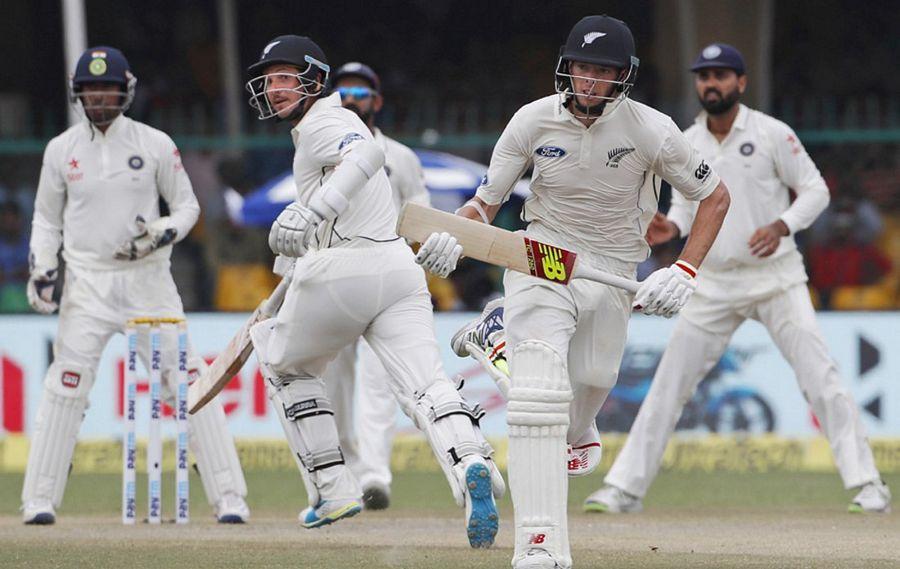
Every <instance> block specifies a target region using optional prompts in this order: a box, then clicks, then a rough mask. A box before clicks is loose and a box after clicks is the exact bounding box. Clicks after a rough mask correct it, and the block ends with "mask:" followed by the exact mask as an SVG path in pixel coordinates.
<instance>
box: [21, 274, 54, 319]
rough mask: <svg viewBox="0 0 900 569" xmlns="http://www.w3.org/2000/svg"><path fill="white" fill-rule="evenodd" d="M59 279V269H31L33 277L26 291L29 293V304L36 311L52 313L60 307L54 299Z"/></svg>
mask: <svg viewBox="0 0 900 569" xmlns="http://www.w3.org/2000/svg"><path fill="white" fill-rule="evenodd" d="M58 280H59V270H58V269H55V268H53V269H39V268H34V269H32V270H31V277H30V278H29V279H28V286H27V287H26V289H25V291H26V294H27V295H28V304H30V305H31V307H32V308H33V309H34V310H35V311H36V312H40V313H41V314H52V313H53V312H56V309H57V308H59V305H58V304H57V303H56V302H54V301H53V292H54V291H55V290H56V283H57V281H58Z"/></svg>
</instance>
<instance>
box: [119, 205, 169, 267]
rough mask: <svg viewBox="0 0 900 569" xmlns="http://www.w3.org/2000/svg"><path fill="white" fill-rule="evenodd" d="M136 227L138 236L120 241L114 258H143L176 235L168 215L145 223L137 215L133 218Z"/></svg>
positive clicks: (122, 259) (128, 259)
mask: <svg viewBox="0 0 900 569" xmlns="http://www.w3.org/2000/svg"><path fill="white" fill-rule="evenodd" d="M134 222H135V226H136V227H137V229H138V236H137V237H135V238H134V239H130V240H128V241H126V242H125V243H122V244H121V245H120V246H119V248H118V249H116V252H115V254H114V257H115V258H116V259H119V260H121V261H136V260H137V259H143V258H144V257H146V256H147V255H149V254H150V253H152V252H153V251H156V250H157V249H159V248H160V247H165V246H166V245H168V244H169V243H172V242H173V241H175V238H176V237H178V230H177V229H175V228H174V227H172V223H171V220H170V219H169V218H168V217H160V218H159V219H157V220H155V221H151V222H150V223H147V221H146V220H145V219H144V218H143V217H142V216H140V215H139V216H137V217H136V218H135V220H134Z"/></svg>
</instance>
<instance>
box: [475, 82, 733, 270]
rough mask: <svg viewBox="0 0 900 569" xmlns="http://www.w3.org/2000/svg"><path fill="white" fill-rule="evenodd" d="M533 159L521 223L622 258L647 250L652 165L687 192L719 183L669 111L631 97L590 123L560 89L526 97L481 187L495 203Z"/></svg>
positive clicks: (699, 193) (654, 197)
mask: <svg viewBox="0 0 900 569" xmlns="http://www.w3.org/2000/svg"><path fill="white" fill-rule="evenodd" d="M531 164H534V173H533V174H532V178H531V193H532V195H531V196H530V197H529V198H528V199H527V200H526V202H525V206H524V209H523V210H522V217H523V219H524V220H525V221H527V222H529V226H528V229H527V233H529V234H534V235H535V236H536V237H539V238H543V239H547V240H550V242H551V243H553V244H555V245H559V246H563V247H567V248H571V249H574V250H575V251H576V252H588V253H593V254H599V255H604V256H608V257H612V258H615V259H619V260H622V261H629V262H640V261H643V260H644V259H646V258H647V256H648V255H649V252H650V248H649V247H648V245H647V242H646V240H645V239H644V233H645V230H646V228H647V224H648V223H649V222H650V219H651V218H652V217H653V214H654V213H655V212H656V209H657V202H658V199H659V195H658V192H657V190H656V188H657V184H654V183H653V181H654V180H653V176H654V175H655V176H658V177H661V178H664V179H666V180H668V181H669V182H670V183H672V185H673V187H676V188H678V191H680V192H682V193H683V194H684V196H685V197H686V198H687V199H690V200H702V199H703V198H705V197H706V196H708V195H709V194H710V193H712V191H713V190H714V189H715V188H716V186H717V185H718V183H719V177H718V176H717V175H716V174H715V172H714V171H713V170H712V169H711V168H710V167H709V166H708V165H707V164H706V163H704V162H703V160H702V159H701V157H700V155H699V154H698V153H697V152H696V151H695V150H694V149H693V148H692V147H691V145H690V143H688V141H687V139H686V138H685V137H684V135H683V134H682V133H681V131H680V129H679V128H678V127H677V126H676V125H675V123H674V122H672V119H670V118H669V117H668V116H666V115H664V114H662V113H660V112H659V111H656V110H654V109H652V108H650V107H648V106H647V105H643V104H641V103H638V102H635V101H632V100H630V99H625V100H624V101H622V102H621V103H620V104H619V105H618V106H617V107H616V108H615V109H613V110H612V111H611V112H610V113H608V114H604V115H603V116H602V117H600V118H599V119H597V120H596V121H595V122H594V123H593V124H592V125H591V126H590V127H585V126H584V125H583V124H582V123H580V122H579V121H578V120H577V119H576V118H575V117H574V116H573V115H572V114H571V113H570V112H569V111H568V110H567V109H565V108H564V107H563V105H562V104H561V99H560V97H559V96H558V95H551V96H548V97H544V98H542V99H538V100H537V101H534V102H532V103H529V104H527V105H525V106H524V107H522V108H521V109H519V111H518V112H516V114H515V115H514V116H513V117H512V119H510V121H509V124H508V125H507V126H506V129H505V130H504V131H503V134H502V135H501V136H500V139H499V140H498V141H497V144H496V146H495V147H494V152H493V155H492V156H491V163H490V166H489V167H488V172H487V176H486V178H485V180H483V181H482V184H481V186H480V187H479V188H478V192H477V195H478V197H479V198H481V199H482V200H484V201H485V202H486V203H488V204H499V203H502V202H503V201H505V200H506V199H507V198H508V196H509V193H510V191H512V188H513V186H514V185H515V183H516V182H517V181H518V180H519V178H520V177H521V176H522V174H523V173H524V172H525V171H526V170H527V169H528V167H529V166H530V165H531Z"/></svg>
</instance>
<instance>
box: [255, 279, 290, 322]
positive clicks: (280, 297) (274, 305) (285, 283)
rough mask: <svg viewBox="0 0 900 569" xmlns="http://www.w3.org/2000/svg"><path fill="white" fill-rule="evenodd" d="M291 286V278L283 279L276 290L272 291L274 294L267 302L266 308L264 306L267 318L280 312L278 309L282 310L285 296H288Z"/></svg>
mask: <svg viewBox="0 0 900 569" xmlns="http://www.w3.org/2000/svg"><path fill="white" fill-rule="evenodd" d="M290 285H291V279H290V276H287V277H284V278H283V279H281V282H280V283H278V286H277V287H275V290H273V291H272V294H270V295H269V298H268V299H267V300H266V304H265V306H263V310H262V312H264V313H265V316H267V317H269V316H272V315H274V314H275V313H276V312H278V309H279V308H281V304H282V303H283V302H284V295H285V294H287V289H288V287H289V286H290Z"/></svg>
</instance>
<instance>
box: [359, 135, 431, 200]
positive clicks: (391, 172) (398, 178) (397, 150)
mask: <svg viewBox="0 0 900 569" xmlns="http://www.w3.org/2000/svg"><path fill="white" fill-rule="evenodd" d="M373 135H374V137H375V143H376V144H377V145H378V146H379V147H380V148H381V150H382V151H383V152H384V172H385V173H386V174H387V177H388V180H389V181H390V183H391V190H392V192H391V195H392V197H393V203H394V208H395V209H396V210H397V212H398V213H399V212H400V208H401V207H403V205H404V204H406V203H410V202H411V203H417V204H420V205H426V206H430V205H431V198H430V196H429V195H428V188H426V187H425V173H424V172H423V171H422V163H421V162H420V161H419V157H418V156H416V153H415V152H413V151H412V149H410V148H409V147H408V146H406V145H403V144H400V143H399V142H397V141H396V140H394V139H393V138H391V137H389V136H385V134H384V133H383V132H381V129H379V128H377V127H376V128H375V129H373Z"/></svg>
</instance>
